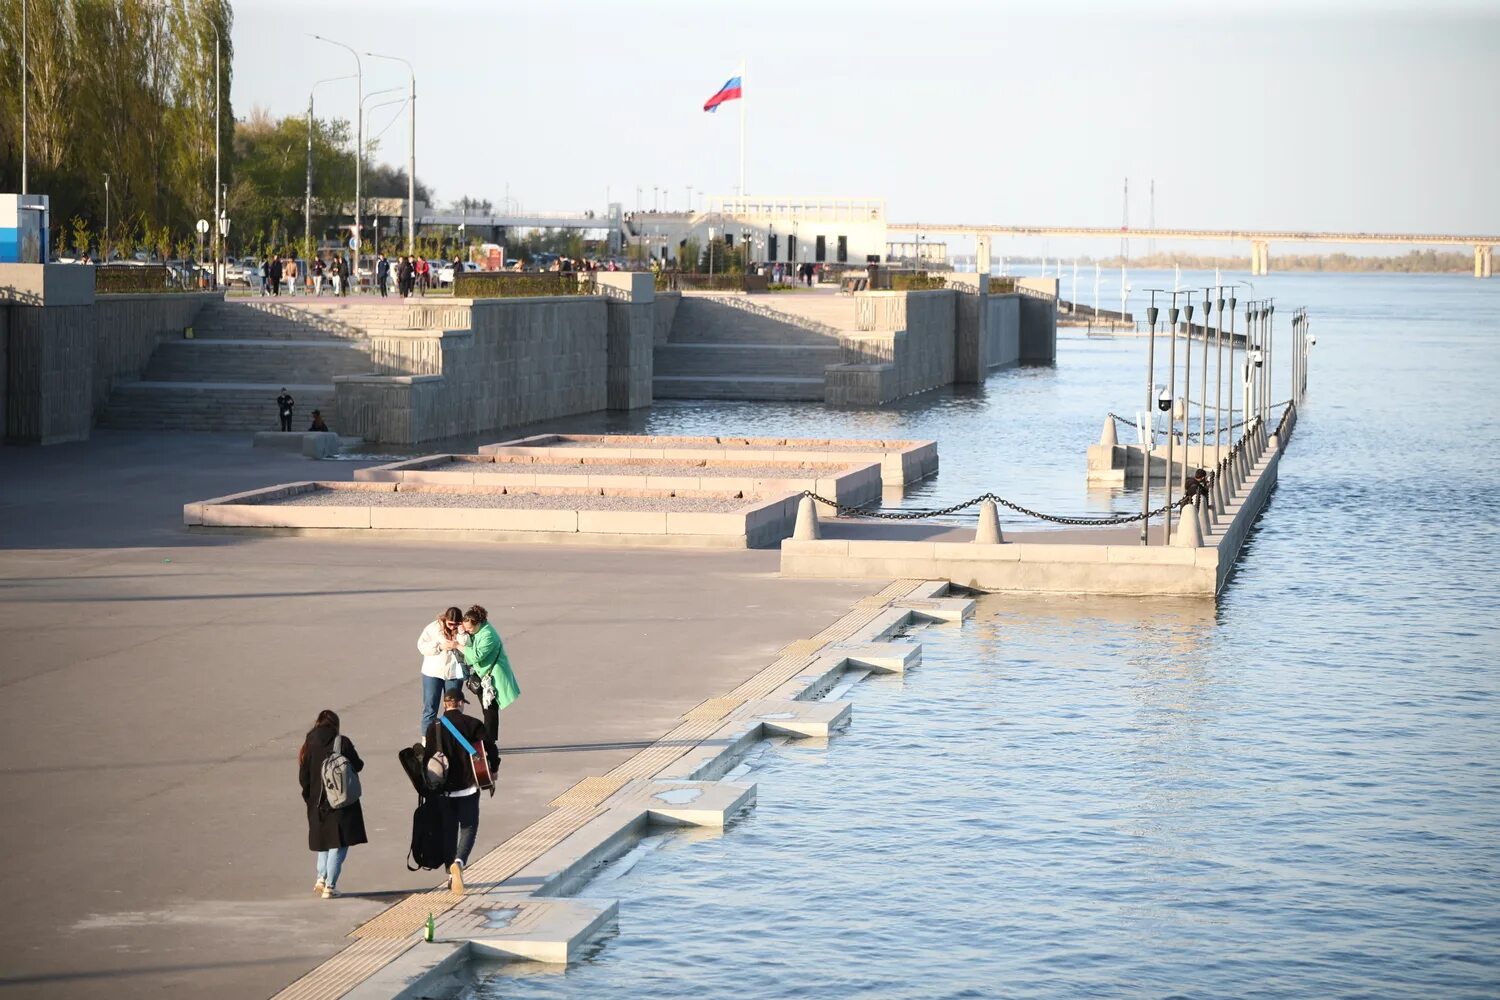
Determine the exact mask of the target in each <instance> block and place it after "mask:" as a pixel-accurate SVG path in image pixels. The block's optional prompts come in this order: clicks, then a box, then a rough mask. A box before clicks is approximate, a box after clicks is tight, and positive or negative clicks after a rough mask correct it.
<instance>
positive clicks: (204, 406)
mask: <svg viewBox="0 0 1500 1000" xmlns="http://www.w3.org/2000/svg"><path fill="white" fill-rule="evenodd" d="M410 316H411V314H410V310H409V309H408V308H407V304H406V303H403V302H402V300H400V299H388V300H384V301H382V300H370V299H331V298H328V299H316V298H304V297H289V296H283V297H281V298H257V299H229V300H226V301H222V302H213V303H210V304H209V305H207V306H205V307H204V308H203V310H202V312H200V313H199V314H198V318H197V320H196V321H195V322H194V324H193V333H194V336H193V339H191V340H186V339H183V340H168V341H164V342H162V343H161V344H160V345H158V346H157V348H156V351H155V352H154V353H153V354H152V355H151V359H150V361H149V362H147V365H146V369H145V371H144V372H143V373H142V378H141V380H140V381H139V382H127V383H123V384H121V385H118V386H117V387H116V388H115V390H114V392H112V393H111V394H110V398H109V401H108V402H107V403H106V405H105V407H104V410H103V412H102V413H101V414H100V415H99V425H100V426H101V427H123V428H135V429H144V430H204V431H208V430H213V431H256V430H275V429H277V428H278V427H279V426H280V423H279V421H278V419H277V414H276V397H277V395H279V394H280V392H281V389H282V387H283V386H285V387H286V389H287V390H288V391H289V392H290V393H291V394H292V396H293V397H294V398H295V399H296V401H297V405H296V416H295V418H294V419H293V427H294V428H295V429H297V430H302V429H303V428H304V427H306V425H307V422H308V421H309V420H310V419H311V414H312V411H313V410H314V409H320V410H322V411H323V414H324V416H325V417H326V418H328V419H329V422H330V424H332V423H333V422H334V421H333V419H332V418H333V416H334V387H333V378H334V376H335V375H357V374H361V373H364V372H368V371H371V370H373V366H372V364H371V362H370V356H369V352H368V337H369V333H370V331H379V330H387V329H407V328H408V327H409V326H410ZM334 429H335V430H337V427H335V428H334Z"/></svg>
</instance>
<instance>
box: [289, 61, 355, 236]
mask: <svg viewBox="0 0 1500 1000" xmlns="http://www.w3.org/2000/svg"><path fill="white" fill-rule="evenodd" d="M352 79H354V74H352V73H350V74H348V75H346V76H330V77H328V78H327V79H324V80H319V81H318V82H317V83H314V84H313V85H312V86H311V87H310V88H308V91H307V193H306V195H305V200H304V203H303V207H302V253H303V255H304V257H305V258H306V259H307V261H308V262H309V264H311V261H312V258H313V256H314V255H313V246H312V174H313V91H315V90H317V89H318V88H319V87H321V86H322V85H323V84H325V83H335V82H337V81H339V80H352Z"/></svg>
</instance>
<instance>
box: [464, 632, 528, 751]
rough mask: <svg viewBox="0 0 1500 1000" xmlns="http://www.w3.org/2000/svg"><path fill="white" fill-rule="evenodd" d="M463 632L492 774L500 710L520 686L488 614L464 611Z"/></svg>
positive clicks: (498, 748)
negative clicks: (481, 713)
mask: <svg viewBox="0 0 1500 1000" xmlns="http://www.w3.org/2000/svg"><path fill="white" fill-rule="evenodd" d="M463 630H464V631H465V632H467V633H468V634H469V636H470V638H469V644H468V645H467V646H465V647H463V651H462V652H463V658H464V662H465V663H467V664H468V665H469V669H470V678H469V688H470V690H474V689H475V687H476V682H477V688H478V693H479V702H480V706H481V707H482V708H483V710H484V731H485V732H486V733H487V734H488V735H489V738H490V741H491V745H490V757H489V762H490V770H491V771H494V770H496V769H497V768H498V767H499V766H500V710H501V709H503V708H505V707H506V706H508V705H510V703H511V702H513V701H515V700H516V699H517V698H519V697H520V696H521V686H520V685H519V684H517V683H516V675H515V673H513V672H512V671H511V669H510V657H508V656H506V655H505V644H504V643H502V642H501V641H500V635H499V633H497V632H496V631H495V626H493V625H491V624H490V615H489V612H488V611H486V610H485V609H484V608H482V607H480V606H479V605H477V604H475V605H471V606H470V608H469V610H468V611H466V612H464V620H463Z"/></svg>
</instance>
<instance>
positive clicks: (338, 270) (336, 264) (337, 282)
mask: <svg viewBox="0 0 1500 1000" xmlns="http://www.w3.org/2000/svg"><path fill="white" fill-rule="evenodd" d="M328 274H329V277H330V278H332V280H333V295H334V297H335V298H337V297H338V296H340V295H343V294H344V258H342V257H340V256H339V255H338V254H334V256H333V260H331V261H329V262H328Z"/></svg>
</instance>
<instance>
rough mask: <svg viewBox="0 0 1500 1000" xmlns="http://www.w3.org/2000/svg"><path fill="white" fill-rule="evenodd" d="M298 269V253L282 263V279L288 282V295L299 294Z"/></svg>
mask: <svg viewBox="0 0 1500 1000" xmlns="http://www.w3.org/2000/svg"><path fill="white" fill-rule="evenodd" d="M298 270H299V269H298V267H297V255H296V254H293V255H292V256H290V257H288V258H287V259H286V261H285V262H284V263H283V264H282V265H281V280H282V281H284V282H286V290H287V294H288V295H296V294H297V275H298Z"/></svg>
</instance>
